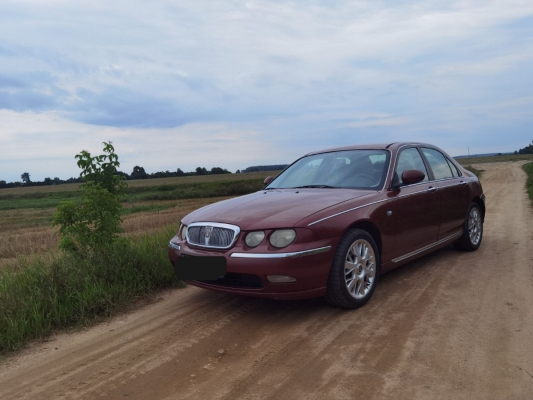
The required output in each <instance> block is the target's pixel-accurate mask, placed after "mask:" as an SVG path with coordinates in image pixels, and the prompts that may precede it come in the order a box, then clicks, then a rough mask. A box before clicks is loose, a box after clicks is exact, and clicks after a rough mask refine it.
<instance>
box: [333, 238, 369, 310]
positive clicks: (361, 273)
mask: <svg viewBox="0 0 533 400" xmlns="http://www.w3.org/2000/svg"><path fill="white" fill-rule="evenodd" d="M379 266H380V259H379V252H378V250H377V246H376V243H375V242H374V239H373V238H372V236H371V235H370V234H369V233H367V232H365V231H363V230H361V229H352V230H350V231H348V232H346V233H345V234H344V236H343V237H342V238H341V240H340V242H339V246H338V247H337V251H336V253H335V256H334V258H333V263H332V265H331V270H330V273H329V279H328V289H327V293H326V300H327V301H328V302H329V303H331V304H333V305H336V306H340V307H345V308H358V307H361V306H362V305H364V304H365V303H366V302H367V301H368V300H369V299H370V297H372V294H373V293H374V290H375V288H376V284H377V278H378V274H379Z"/></svg>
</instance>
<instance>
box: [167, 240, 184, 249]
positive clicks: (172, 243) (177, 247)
mask: <svg viewBox="0 0 533 400" xmlns="http://www.w3.org/2000/svg"><path fill="white" fill-rule="evenodd" d="M168 247H171V248H173V249H174V250H178V251H180V250H181V247H180V245H179V244H176V243H174V242H172V241H170V242H169V243H168Z"/></svg>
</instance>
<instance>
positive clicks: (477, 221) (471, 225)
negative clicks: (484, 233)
mask: <svg viewBox="0 0 533 400" xmlns="http://www.w3.org/2000/svg"><path fill="white" fill-rule="evenodd" d="M468 236H469V237H470V242H471V243H472V244H473V245H474V246H477V245H478V243H479V241H480V240H481V215H479V210H478V209H477V208H476V207H473V208H472V210H470V215H469V216H468Z"/></svg>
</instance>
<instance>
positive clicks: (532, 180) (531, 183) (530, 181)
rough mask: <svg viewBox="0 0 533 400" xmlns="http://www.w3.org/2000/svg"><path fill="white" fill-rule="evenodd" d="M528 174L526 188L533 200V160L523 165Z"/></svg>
mask: <svg viewBox="0 0 533 400" xmlns="http://www.w3.org/2000/svg"><path fill="white" fill-rule="evenodd" d="M522 168H523V169H524V171H526V174H527V182H526V190H527V194H528V195H529V198H530V199H531V201H532V202H533V162H530V163H527V164H524V165H522Z"/></svg>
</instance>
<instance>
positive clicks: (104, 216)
mask: <svg viewBox="0 0 533 400" xmlns="http://www.w3.org/2000/svg"><path fill="white" fill-rule="evenodd" d="M103 144H104V153H105V154H102V155H99V156H95V157H93V156H91V154H90V153H89V152H87V151H85V150H83V151H82V152H81V153H80V154H77V155H76V159H77V160H78V167H80V168H81V170H82V171H81V173H80V178H81V179H82V180H83V181H85V184H84V185H82V186H81V187H80V189H81V190H82V204H76V203H74V202H62V203H60V204H59V206H58V208H57V211H56V213H55V214H54V219H53V225H54V226H55V225H59V227H60V228H59V234H60V236H61V240H60V243H59V247H60V248H62V249H65V250H73V251H101V250H103V249H105V247H106V245H107V244H109V243H111V242H113V241H114V240H115V239H116V238H117V236H118V234H119V232H121V226H120V224H121V222H122V221H121V218H120V215H121V211H122V204H120V197H121V196H122V195H123V194H124V190H125V189H126V187H127V183H126V182H125V181H124V178H123V177H121V176H118V175H116V174H115V172H116V169H117V167H118V166H120V163H119V161H118V156H117V155H116V154H115V149H114V147H113V145H112V144H111V142H109V143H106V142H104V143H103Z"/></svg>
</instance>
